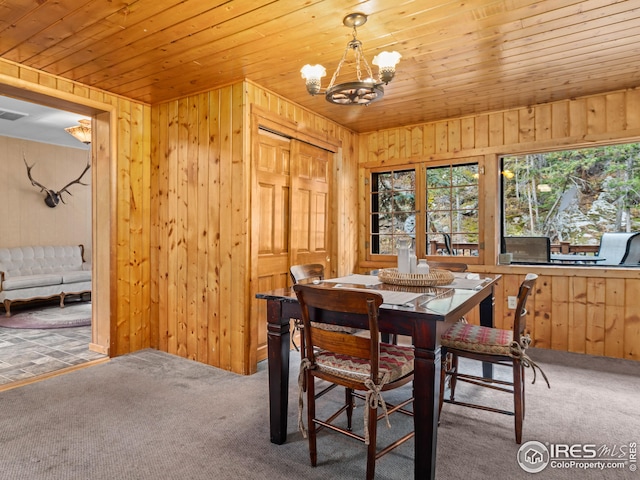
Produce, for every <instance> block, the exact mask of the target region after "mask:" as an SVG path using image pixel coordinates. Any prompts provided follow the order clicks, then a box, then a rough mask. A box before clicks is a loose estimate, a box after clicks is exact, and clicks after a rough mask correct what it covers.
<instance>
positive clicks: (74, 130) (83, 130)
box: [64, 118, 91, 145]
mask: <svg viewBox="0 0 640 480" xmlns="http://www.w3.org/2000/svg"><path fill="white" fill-rule="evenodd" d="M78 123H79V124H80V125H76V126H75V127H67V128H65V129H64V130H65V131H66V132H67V133H68V134H70V135H72V136H73V137H74V138H76V139H77V140H80V141H81V142H82V143H84V144H86V145H88V144H89V143H91V120H86V119H84V118H83V119H81V120H78Z"/></svg>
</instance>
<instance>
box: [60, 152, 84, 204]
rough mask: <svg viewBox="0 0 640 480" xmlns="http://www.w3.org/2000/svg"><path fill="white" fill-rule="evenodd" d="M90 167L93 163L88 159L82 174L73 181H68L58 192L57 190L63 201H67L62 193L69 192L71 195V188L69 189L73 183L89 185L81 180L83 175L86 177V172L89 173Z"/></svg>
mask: <svg viewBox="0 0 640 480" xmlns="http://www.w3.org/2000/svg"><path fill="white" fill-rule="evenodd" d="M90 168H91V163H89V162H88V161H87V165H86V166H85V167H84V170H82V173H81V174H80V176H79V177H78V178H76V179H75V180H73V181H72V182H69V183H67V184H66V185H65V186H64V187H62V188H61V189H60V190H59V191H58V192H56V193H57V194H58V196H59V197H60V200H61V201H62V203H65V201H64V199H63V198H62V193H68V194H69V195H71V192H70V191H69V190H67V189H68V188H69V187H70V186H71V185H73V184H75V183H79V184H80V185H84V186H85V187H88V186H89V184H88V183H82V182H81V181H80V180H82V177H84V174H85V173H87V170H89V169H90Z"/></svg>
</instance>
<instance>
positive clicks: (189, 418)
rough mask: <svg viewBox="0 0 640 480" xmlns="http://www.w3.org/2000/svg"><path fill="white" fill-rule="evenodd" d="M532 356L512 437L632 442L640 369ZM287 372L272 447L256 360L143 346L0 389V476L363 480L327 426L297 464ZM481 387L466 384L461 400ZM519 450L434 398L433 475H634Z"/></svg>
mask: <svg viewBox="0 0 640 480" xmlns="http://www.w3.org/2000/svg"><path fill="white" fill-rule="evenodd" d="M532 356H533V357H534V358H536V359H537V360H538V361H539V363H540V364H541V366H542V368H543V369H544V370H545V372H546V373H547V375H548V377H549V379H550V382H551V389H547V387H546V385H545V384H544V382H542V381H541V379H540V378H539V379H538V381H537V382H536V383H535V384H534V385H531V384H530V383H527V418H526V419H525V428H524V434H523V441H524V442H527V441H530V440H536V441H539V442H541V443H545V444H574V443H582V444H584V443H590V444H596V445H598V446H603V445H604V446H606V447H614V446H618V447H625V448H628V445H629V444H630V443H632V442H636V443H637V442H639V441H640V415H639V413H638V412H639V410H638V405H639V401H638V397H639V396H640V364H638V363H637V362H631V361H620V360H612V359H606V358H598V357H589V356H583V355H575V354H559V353H557V352H550V351H543V350H538V351H532ZM297 370H298V368H297V358H296V355H295V354H294V358H293V359H292V378H291V385H290V407H289V440H288V442H287V443H286V444H285V445H280V446H278V445H273V444H271V443H270V442H269V430H268V402H267V372H266V363H265V362H263V363H261V364H260V366H259V371H258V373H257V374H255V375H251V376H240V375H235V374H232V373H229V372H225V371H222V370H218V369H215V368H212V367H208V366H206V365H202V364H198V363H196V362H193V361H190V360H186V359H183V358H180V357H176V356H172V355H169V354H165V353H161V352H157V351H154V350H144V351H141V352H136V353H135V354H131V355H125V356H122V357H118V358H115V359H113V360H111V361H109V362H108V363H104V364H100V365H95V366H92V367H89V368H85V369H82V370H78V371H74V372H71V373H68V374H65V375H61V376H58V377H54V378H50V379H47V380H43V381H41V382H37V383H34V384H31V385H28V386H24V387H20V388H16V389H13V390H9V391H5V392H1V393H0V412H1V413H0V479H2V480H4V479H7V480H17V479H29V480H40V479H47V480H48V479H73V480H76V479H91V480H101V479H105V480H106V479H109V480H113V479H141V480H143V479H177V478H181V479H196V480H197V479H208V480H209V479H281V478H282V479H288V478H291V479H301V478H302V479H323V480H325V479H354V478H364V470H365V453H364V447H363V446H362V445H361V444H359V443H357V442H354V441H353V440H350V439H348V438H344V437H342V436H339V435H336V434H333V433H331V432H323V434H322V435H321V438H320V439H319V464H318V466H317V467H315V468H313V467H311V466H310V465H309V459H308V449H307V441H306V440H305V439H303V438H302V436H301V434H300V433H299V432H298V431H297V428H296V415H297V386H296V380H297V379H296V375H297ZM527 375H528V377H527V378H528V382H530V381H531V378H532V377H531V374H530V372H527ZM407 388H410V387H407ZM408 392H409V390H407V391H406V392H400V393H405V394H406V393H408ZM485 392H488V390H487V389H482V392H480V391H477V390H476V388H475V387H468V388H467V389H466V391H465V392H463V391H462V390H460V394H459V396H461V397H464V396H469V397H471V396H473V397H477V396H486V395H487V393H485ZM335 394H336V395H337V396H338V397H337V398H340V397H342V392H335ZM331 395H333V393H332V394H331ZM493 396H494V397H495V395H493ZM504 397H505V398H504V404H505V405H506V406H508V404H509V401H510V397H509V396H507V395H505V396H504ZM389 399H390V400H391V398H389ZM326 402H328V403H331V402H333V399H332V398H328V399H327V400H326ZM361 411H362V409H360V412H361ZM357 424H358V425H359V424H360V422H357ZM391 424H392V429H391V431H389V430H388V429H387V428H386V427H385V426H384V424H380V427H379V432H380V434H381V436H382V437H383V440H382V442H384V439H385V438H388V437H389V434H390V433H393V434H395V433H398V432H401V431H404V430H406V429H408V428H410V427H411V420H409V419H406V417H403V416H392V417H391ZM413 446H414V444H413V441H410V442H408V443H407V444H405V445H403V446H402V447H401V448H399V449H397V450H396V451H394V452H393V453H391V454H389V455H386V456H385V457H383V458H382V459H380V460H379V461H378V463H377V469H376V474H377V475H376V478H378V479H408V478H413V455H414V452H413ZM518 448H519V446H518V445H517V444H516V443H515V442H514V432H513V420H512V418H510V417H506V416H502V415H496V414H493V413H489V412H483V411H477V410H471V409H468V408H463V407H459V406H455V405H445V407H444V409H443V414H442V419H441V424H440V427H439V431H438V456H437V478H438V479H443V480H444V479H454V480H455V479H465V480H469V479H476V478H495V479H507V478H508V479H525V478H526V479H531V478H535V479H536V480H537V479H540V480H543V479H574V478H581V479H582V478H584V479H638V478H640V475H639V474H638V472H631V471H630V469H629V468H628V466H627V468H624V469H618V470H614V469H605V470H601V471H595V470H580V469H577V468H565V469H553V468H550V467H547V468H546V469H545V470H544V471H542V472H540V473H537V474H530V473H526V472H524V471H523V470H522V469H521V468H520V467H519V465H518V463H517V461H516V455H517V451H518ZM627 457H628V456H627Z"/></svg>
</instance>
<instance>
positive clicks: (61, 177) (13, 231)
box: [0, 136, 91, 261]
mask: <svg viewBox="0 0 640 480" xmlns="http://www.w3.org/2000/svg"><path fill="white" fill-rule="evenodd" d="M23 153H24V155H25V156H26V159H27V163H28V164H29V165H33V164H34V163H35V166H34V167H33V169H32V170H31V175H32V177H33V178H34V179H35V180H36V181H37V182H39V183H41V184H43V185H45V186H46V187H47V188H50V189H52V190H55V191H58V190H60V189H61V188H62V187H64V186H65V185H66V184H67V183H69V182H71V181H72V180H74V179H76V178H77V177H78V176H79V175H80V173H82V170H83V169H84V167H85V165H86V164H87V161H88V155H89V153H88V151H86V150H81V149H76V148H68V147H59V146H56V145H49V144H45V143H39V142H32V141H28V140H22V139H16V138H10V137H2V136H0V247H15V246H25V245H79V244H83V245H84V247H85V260H87V261H90V260H91V170H89V171H88V172H87V173H86V174H85V175H84V177H83V178H82V182H83V183H87V184H88V185H89V186H84V185H80V184H75V185H73V186H71V187H69V191H70V192H71V194H72V195H68V194H63V198H64V201H65V202H66V203H60V204H58V206H57V207H55V208H49V207H48V206H47V205H45V203H44V197H45V193H40V189H39V188H38V187H34V186H32V185H31V182H30V181H29V178H28V177H27V169H26V167H25V165H24V161H23Z"/></svg>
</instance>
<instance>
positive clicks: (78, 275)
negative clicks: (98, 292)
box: [62, 270, 91, 283]
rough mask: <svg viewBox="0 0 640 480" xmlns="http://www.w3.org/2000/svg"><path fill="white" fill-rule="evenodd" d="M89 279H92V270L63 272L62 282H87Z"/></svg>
mask: <svg viewBox="0 0 640 480" xmlns="http://www.w3.org/2000/svg"><path fill="white" fill-rule="evenodd" d="M88 280H91V272H90V271H87V270H79V271H77V272H63V274H62V283H76V282H86V281H88Z"/></svg>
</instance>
